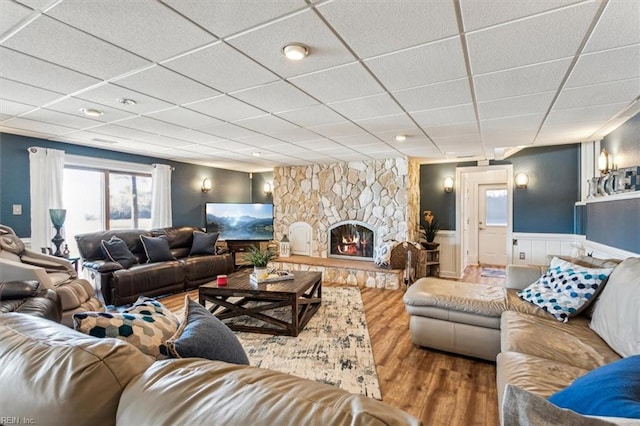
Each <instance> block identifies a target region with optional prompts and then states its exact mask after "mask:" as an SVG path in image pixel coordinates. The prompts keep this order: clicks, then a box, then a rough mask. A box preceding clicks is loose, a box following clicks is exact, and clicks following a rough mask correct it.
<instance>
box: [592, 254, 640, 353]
mask: <svg viewBox="0 0 640 426" xmlns="http://www.w3.org/2000/svg"><path fill="white" fill-rule="evenodd" d="M639 271H640V257H632V258H629V259H626V260H624V261H622V262H621V263H620V264H619V265H618V266H616V268H615V269H614V270H613V272H612V273H611V276H610V277H609V283H608V284H607V286H606V287H605V288H604V290H602V294H600V297H599V298H598V303H596V305H595V308H594V309H593V315H592V317H591V324H589V327H591V329H592V330H593V331H595V332H596V333H597V334H598V336H600V337H601V338H602V340H604V341H605V342H607V344H609V346H611V348H613V350H614V351H616V352H617V353H619V354H620V355H621V356H623V357H628V356H631V355H640V309H638V306H640V273H639Z"/></svg>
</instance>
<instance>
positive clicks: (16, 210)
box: [13, 204, 22, 216]
mask: <svg viewBox="0 0 640 426" xmlns="http://www.w3.org/2000/svg"><path fill="white" fill-rule="evenodd" d="M21 214H22V204H14V205H13V215H14V216H20V215H21Z"/></svg>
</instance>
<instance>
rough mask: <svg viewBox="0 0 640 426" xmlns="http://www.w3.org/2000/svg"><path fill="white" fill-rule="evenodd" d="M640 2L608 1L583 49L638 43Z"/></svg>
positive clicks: (593, 50)
mask: <svg viewBox="0 0 640 426" xmlns="http://www.w3.org/2000/svg"><path fill="white" fill-rule="evenodd" d="M639 27H640V2H637V1H609V2H608V3H607V6H606V9H605V10H604V13H603V14H602V16H601V17H600V20H599V21H598V24H597V25H596V28H595V30H594V31H593V34H592V35H591V38H589V42H588V43H587V45H586V47H585V49H584V51H585V52H586V53H590V52H596V51H599V50H606V49H611V48H614V47H622V46H628V45H630V44H638V43H640V28H639Z"/></svg>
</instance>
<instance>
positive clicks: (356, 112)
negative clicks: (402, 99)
mask: <svg viewBox="0 0 640 426" xmlns="http://www.w3.org/2000/svg"><path fill="white" fill-rule="evenodd" d="M329 106H330V107H331V108H332V109H334V110H336V111H338V112H339V113H340V114H342V115H344V116H345V117H347V118H348V119H350V120H363V119H367V118H373V117H383V116H386V115H394V114H399V113H401V112H402V110H401V109H400V107H399V106H398V104H397V103H396V102H395V101H394V100H393V99H392V98H391V96H389V95H388V94H386V93H383V94H380V95H373V96H367V97H365V98H358V99H350V100H347V101H340V102H335V103H332V104H329Z"/></svg>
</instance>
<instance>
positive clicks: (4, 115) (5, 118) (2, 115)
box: [0, 114, 12, 130]
mask: <svg viewBox="0 0 640 426" xmlns="http://www.w3.org/2000/svg"><path fill="white" fill-rule="evenodd" d="M10 118H12V116H10V115H6V114H0V122H2V121H5V120H8V119H10ZM1 129H2V126H0V130H1Z"/></svg>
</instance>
